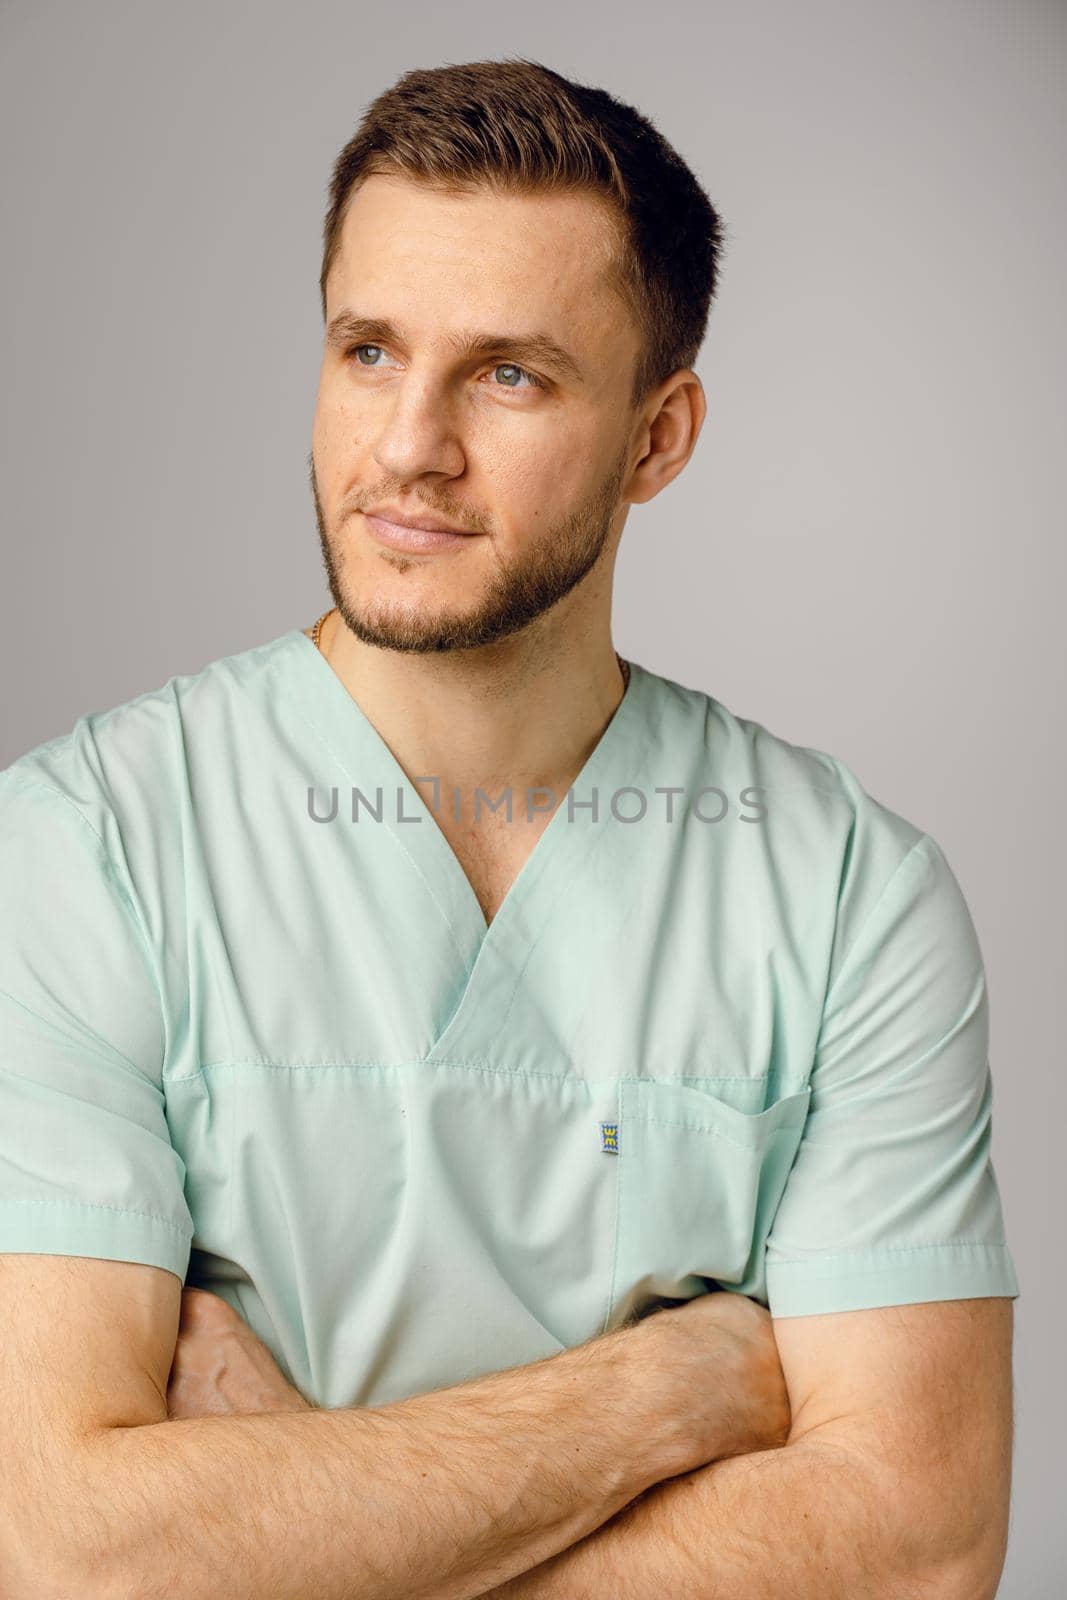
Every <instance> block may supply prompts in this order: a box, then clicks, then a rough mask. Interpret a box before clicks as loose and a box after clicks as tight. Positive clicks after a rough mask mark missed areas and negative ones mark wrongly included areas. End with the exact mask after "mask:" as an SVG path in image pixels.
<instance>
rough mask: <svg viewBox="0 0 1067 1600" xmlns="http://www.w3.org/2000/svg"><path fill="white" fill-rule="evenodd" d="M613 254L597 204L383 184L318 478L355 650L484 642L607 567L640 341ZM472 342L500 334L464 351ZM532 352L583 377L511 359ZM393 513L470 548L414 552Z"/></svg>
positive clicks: (321, 519) (353, 263)
mask: <svg viewBox="0 0 1067 1600" xmlns="http://www.w3.org/2000/svg"><path fill="white" fill-rule="evenodd" d="M612 249H613V245H612V237H611V233H610V229H609V226H608V224H607V222H606V220H605V217H604V214H603V212H602V210H601V207H600V204H599V202H598V201H597V200H596V199H595V198H592V197H590V196H588V195H581V196H576V195H538V196H522V197H520V196H517V195H492V194H489V193H486V192H479V193H476V194H471V195H444V194H440V193H435V192H434V191H433V190H430V189H427V188H426V187H424V186H422V185H419V184H415V183H411V182H409V181H407V180H402V179H398V178H393V177H385V176H382V175H377V176H375V177H372V178H369V179H368V180H367V181H366V182H365V183H364V185H363V186H362V187H361V188H360V189H359V191H358V192H357V193H356V195H355V196H354V198H353V200H352V202H351V204H350V207H349V211H348V214H347V216H346V218H345V222H344V227H343V232H342V238H341V247H340V250H339V252H338V255H337V257H336V259H335V262H334V265H333V267H332V270H331V273H330V277H329V280H328V283H327V337H326V343H325V348H324V353H323V361H322V370H321V373H320V376H319V391H318V402H317V406H316V411H315V421H314V430H313V439H312V464H311V483H312V493H313V495H314V499H315V510H316V516H317V518H318V526H319V536H320V539H321V542H322V549H323V556H324V560H325V563H326V570H327V576H328V579H329V584H330V591H331V594H332V596H333V600H334V604H335V605H336V606H337V608H338V610H339V611H340V613H341V615H342V617H343V619H344V621H345V623H346V624H347V626H348V627H349V628H350V629H351V630H352V632H353V633H354V634H355V635H356V636H357V637H358V638H361V639H363V640H365V641H366V642H367V643H370V644H374V645H378V646H382V647H384V648H387V649H394V650H416V651H428V650H450V649H457V648H471V647H477V646H480V645H486V644H490V643H491V642H492V641H493V640H495V639H499V638H503V637H505V636H506V635H508V634H511V633H514V632H515V631H516V630H517V629H519V628H522V627H524V626H526V625H527V624H528V623H530V622H532V621H533V620H534V619H535V618H536V617H538V616H541V615H542V614H543V613H545V612H546V611H548V610H549V608H550V607H552V606H554V605H555V604H556V603H557V602H558V601H559V600H561V599H562V598H563V596H564V595H566V594H568V593H569V592H570V591H571V590H573V589H574V588H575V586H576V585H577V584H578V583H580V581H581V580H582V579H583V578H584V577H585V576H586V574H587V573H589V572H590V570H591V569H592V568H593V567H594V565H595V564H596V563H597V562H598V560H599V559H600V558H601V557H603V558H604V560H605V561H607V562H610V560H611V559H612V558H613V556H614V551H615V548H616V546H617V542H618V536H619V534H620V533H621V531H622V526H623V523H624V522H625V519H626V513H627V510H628V503H626V502H623V503H620V494H621V493H622V491H623V488H624V486H625V484H626V482H627V479H628V477H629V471H630V468H631V466H632V464H633V463H632V460H631V452H632V447H633V444H634V440H635V437H636V434H635V431H634V426H635V415H634V413H633V411H632V410H631V408H630V403H629V401H630V384H631V379H632V375H633V372H634V367H635V363H636V360H637V355H638V351H639V337H638V333H637V330H636V328H635V326H634V324H633V322H632V319H631V318H630V316H629V315H628V314H627V312H626V311H625V309H624V307H623V303H622V301H621V300H620V298H619V296H618V294H617V293H616V291H614V290H613V289H612V288H611V286H610V282H609V266H610V262H611V260H612V254H611V252H612ZM345 318H347V319H349V325H348V326H347V327H346V326H345V325H344V322H343V320H342V319H345ZM356 319H358V322H357V320H356ZM335 324H338V331H337V333H336V335H333V334H331V329H332V328H333V327H334V325H335ZM371 324H374V326H371ZM383 324H388V325H389V327H388V328H385V327H384V326H383ZM472 334H475V335H480V334H492V335H494V336H499V337H498V340H497V342H495V343H494V344H493V345H492V346H489V347H486V348H484V349H481V350H470V349H468V348H465V341H466V339H467V337H468V336H469V335H472ZM533 337H543V338H547V339H549V340H551V341H553V342H554V343H555V344H556V345H557V346H559V347H560V348H561V349H562V351H563V352H565V356H566V357H569V360H570V363H572V364H573V370H568V368H567V365H566V363H564V364H563V365H558V364H557V362H556V360H555V359H554V358H552V357H551V356H550V354H549V352H547V351H545V350H542V349H537V348H531V349H526V350H524V349H520V348H519V347H518V345H517V344H516V343H515V341H518V340H523V339H527V340H528V339H531V338H533ZM377 508H381V509H382V510H383V512H384V514H385V515H386V516H387V515H388V512H389V511H394V512H399V513H401V514H405V515H407V516H411V517H420V518H429V519H433V518H435V517H436V518H439V519H440V520H441V521H443V522H447V523H449V524H451V525H452V526H453V527H457V526H458V527H459V528H461V529H463V530H464V531H465V533H466V537H463V538H461V539H458V540H455V541H453V542H451V543H449V544H448V545H447V546H446V547H439V548H433V549H428V550H421V551H415V550H407V549H405V550H398V549H396V548H394V547H392V546H391V545H390V544H388V543H384V542H382V541H381V540H380V539H379V538H378V537H376V536H375V531H374V530H375V525H374V524H373V523H371V522H370V521H369V520H368V518H367V517H366V516H365V515H364V513H366V512H371V511H373V510H375V509H377Z"/></svg>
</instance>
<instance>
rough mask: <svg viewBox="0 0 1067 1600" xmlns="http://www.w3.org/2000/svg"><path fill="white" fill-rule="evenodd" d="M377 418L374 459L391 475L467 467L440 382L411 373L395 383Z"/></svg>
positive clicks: (403, 477)
mask: <svg viewBox="0 0 1067 1600" xmlns="http://www.w3.org/2000/svg"><path fill="white" fill-rule="evenodd" d="M378 420H379V429H378V434H377V438H376V439H375V443H374V459H375V461H376V462H377V464H378V466H380V467H381V469H382V472H383V473H384V474H386V475H387V476H388V478H389V479H390V480H391V481H399V482H406V481H408V480H410V479H413V478H420V477H423V476H424V475H425V474H427V473H440V474H442V475H443V476H445V477H458V476H459V475H460V474H461V473H462V471H463V469H464V466H465V463H466V456H465V453H464V450H463V446H462V443H461V441H460V438H459V435H458V433H457V431H456V426H455V418H454V416H453V412H452V407H451V405H450V403H449V401H448V398H447V396H446V395H445V394H444V392H443V389H442V387H441V386H440V385H438V384H435V383H433V382H432V381H431V380H427V379H425V378H414V377H413V376H412V375H411V374H408V376H407V377H406V378H405V379H403V380H402V381H400V382H398V383H396V384H395V385H394V387H393V388H392V391H391V393H390V395H389V397H388V399H387V400H386V401H385V403H384V405H383V408H382V414H381V416H380V418H379V419H378Z"/></svg>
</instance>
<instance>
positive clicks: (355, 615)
mask: <svg viewBox="0 0 1067 1600" xmlns="http://www.w3.org/2000/svg"><path fill="white" fill-rule="evenodd" d="M628 462H629V447H628V445H627V446H625V447H624V448H623V449H622V451H621V452H620V453H619V455H618V456H617V457H616V460H615V462H614V464H613V465H612V467H611V469H610V471H609V472H608V473H607V474H606V475H605V477H604V478H603V479H602V481H601V482H600V484H599V485H597V487H596V488H595V489H594V490H593V491H592V492H591V493H590V494H589V495H588V496H587V498H586V499H585V500H584V501H583V503H582V504H581V505H580V506H578V507H577V508H576V509H575V510H574V511H572V512H570V513H569V514H568V515H567V516H566V517H563V518H562V519H561V520H560V521H559V522H557V523H556V525H555V526H554V527H552V528H550V529H549V530H548V531H547V533H544V534H542V535H540V536H539V537H538V539H537V541H536V543H534V544H533V545H532V546H531V548H530V549H529V550H528V551H527V552H525V553H524V554H523V556H522V557H521V559H519V560H516V561H513V562H511V563H508V562H504V561H502V560H499V559H498V561H497V567H496V571H495V572H494V574H493V576H492V577H490V578H488V579H486V581H485V583H484V585H483V587H482V589H481V592H480V594H479V595H478V597H477V600H476V601H475V603H474V604H473V606H471V607H470V608H469V609H466V610H463V611H451V612H447V611H446V612H444V613H441V612H437V613H433V614H430V613H427V614H425V615H419V614H417V613H415V614H413V613H412V611H411V610H410V609H407V610H398V609H397V608H396V607H395V606H391V605H389V604H388V603H382V604H378V605H372V604H366V605H364V604H361V603H360V596H359V595H358V593H357V594H349V593H347V592H346V590H345V589H344V588H343V587H342V584H341V576H340V570H339V561H338V559H337V553H336V551H335V547H334V542H333V540H332V538H331V536H330V532H329V530H328V529H327V526H326V518H325V515H324V513H323V508H322V500H321V498H320V496H319V489H318V481H317V479H316V476H315V463H314V460H313V459H312V458H311V457H309V465H310V471H311V493H312V497H313V499H314V502H315V519H316V521H317V523H318V529H319V544H320V546H321V549H322V560H323V565H324V566H325V568H326V579H327V582H328V584H329V589H330V594H331V596H332V598H333V603H334V605H335V606H336V608H337V610H338V611H339V612H340V614H341V619H342V621H343V622H344V624H345V626H346V627H347V628H349V629H350V630H351V631H352V633H354V634H355V636H356V638H357V639H361V640H362V641H363V643H364V644H371V645H376V646H378V647H379V648H380V649H383V650H406V651H418V652H428V651H432V650H470V649H477V648H478V647H479V646H481V645H488V644H492V643H493V642H494V641H495V640H497V639H503V638H506V637H507V635H508V634H512V633H517V632H518V631H519V629H520V628H525V627H526V626H527V625H528V624H529V623H531V622H533V621H534V619H535V618H536V617H540V616H542V615H543V614H544V613H545V612H546V611H548V610H549V609H550V608H551V607H552V606H554V605H556V604H557V603H558V602H559V601H560V600H562V599H563V597H564V595H566V594H569V593H570V591H571V590H572V589H573V588H575V587H576V585H577V584H579V583H581V581H582V579H583V578H584V577H585V576H586V574H587V573H589V572H590V571H591V570H592V568H593V567H594V566H595V565H596V563H597V561H599V559H600V556H601V554H602V552H603V550H604V548H605V546H606V545H607V543H608V540H609V539H610V537H611V531H612V521H613V519H614V516H615V513H616V511H617V510H618V506H619V493H620V490H621V488H622V485H623V483H624V481H625V478H626V472H627V466H628ZM420 503H421V502H420ZM430 510H431V513H432V508H430ZM447 514H448V513H447V512H442V515H447ZM478 537H482V538H485V537H487V536H486V535H484V534H482V535H480V536H478ZM414 564H415V563H410V562H407V561H405V559H404V557H403V556H396V557H395V558H394V561H393V565H394V566H396V567H398V568H399V570H400V571H401V572H403V571H404V570H406V568H407V567H408V566H409V565H414Z"/></svg>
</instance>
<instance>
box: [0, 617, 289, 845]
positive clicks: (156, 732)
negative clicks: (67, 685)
mask: <svg viewBox="0 0 1067 1600" xmlns="http://www.w3.org/2000/svg"><path fill="white" fill-rule="evenodd" d="M302 631H303V630H300V629H295V628H294V629H291V630H289V632H287V633H285V634H282V635H280V636H279V637H277V638H275V639H271V640H268V641H267V642H266V643H263V644H259V645H255V646H253V647H251V648H250V649H246V650H241V651H237V652H234V653H232V654H230V655H226V656H221V657H219V658H217V659H216V660H214V661H210V662H208V663H207V664H206V665H204V666H202V667H200V668H198V669H197V670H195V671H191V672H185V673H175V674H173V675H172V676H171V677H169V678H168V679H167V680H166V681H165V682H164V683H162V684H160V685H159V686H157V687H155V688H152V689H146V690H144V691H143V692H142V693H140V694H137V695H135V696H133V697H132V698H131V699H129V700H125V701H122V702H121V703H119V704H118V705H114V706H109V707H106V708H104V709H98V710H92V711H87V712H85V713H83V714H82V715H81V716H80V717H78V719H77V721H76V722H75V723H74V725H73V726H72V727H71V728H70V729H69V731H68V732H66V733H63V734H59V735H57V736H56V737H55V738H52V739H48V740H45V741H44V742H42V743H41V744H38V745H35V746H34V747H33V748H32V749H30V750H27V751H26V752H25V753H24V754H23V755H20V756H18V757H17V758H16V759H15V760H14V761H12V762H11V763H10V765H8V766H7V767H5V768H3V769H2V770H0V814H2V815H3V818H4V823H5V825H8V826H10V825H15V824H18V825H21V826H23V827H28V826H30V825H31V824H32V821H33V820H34V819H36V818H43V817H47V816H53V817H54V816H56V815H57V814H58V811H57V808H62V807H63V806H66V807H67V808H68V809H69V810H70V812H71V813H77V814H78V815H80V817H81V818H82V821H83V822H84V823H85V824H87V825H88V827H89V828H90V829H91V830H92V831H93V832H95V833H96V834H97V836H98V837H99V838H100V840H101V841H102V842H103V843H104V845H105V848H106V847H107V845H108V835H109V833H111V832H112V831H113V828H114V823H115V819H116V818H122V817H127V818H135V817H137V816H138V815H140V816H148V815H150V814H151V813H152V810H153V808H155V807H159V808H160V813H161V814H162V813H165V811H166V808H167V805H168V804H169V803H173V801H174V797H175V793H176V791H177V790H179V789H180V788H181V785H182V784H183V783H184V782H187V781H188V773H189V767H190V761H191V760H193V759H195V756H196V753H197V752H198V751H199V752H203V754H204V758H205V760H207V759H208V758H209V752H210V749H211V748H212V746H213V745H216V746H217V744H218V743H219V742H220V741H222V740H225V739H226V738H227V729H230V730H231V733H230V737H232V729H233V726H234V723H235V720H237V721H240V720H243V719H247V718H248V717H249V716H254V715H255V710H256V705H257V702H262V703H267V702H269V698H270V693H271V690H270V672H271V669H272V667H273V664H274V663H275V661H276V660H277V659H278V658H279V656H280V655H281V654H282V653H284V651H285V650H286V649H291V648H292V641H293V640H294V639H295V638H298V637H299V635H300V633H301V632H302Z"/></svg>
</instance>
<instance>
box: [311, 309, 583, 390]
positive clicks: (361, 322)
mask: <svg viewBox="0 0 1067 1600" xmlns="http://www.w3.org/2000/svg"><path fill="white" fill-rule="evenodd" d="M356 343H359V344H401V345H402V344H403V343H404V340H403V338H402V337H401V334H400V330H399V329H398V328H397V327H395V326H394V324H393V323H391V322H389V321H388V320H386V319H385V318H383V317H360V316H357V315H356V313H355V312H354V311H349V310H344V311H339V312H338V313H337V315H336V316H335V317H333V318H331V320H330V323H329V325H328V327H327V329H326V346H327V348H328V349H331V350H336V349H340V348H341V347H342V346H344V345H349V344H356ZM445 343H446V344H447V345H448V347H449V349H451V350H452V351H453V353H454V354H455V355H458V356H463V357H466V358H468V359H470V358H473V357H476V356H488V355H507V356H509V357H514V359H515V361H516V362H517V363H518V364H519V365H520V366H531V367H548V368H550V369H551V370H552V371H554V372H555V373H557V374H558V376H560V377H561V378H569V379H570V380H571V382H572V383H584V382H585V375H584V373H583V372H582V369H581V367H580V366H579V365H578V363H577V361H575V359H574V357H573V356H572V355H571V354H570V353H569V352H568V351H566V350H564V348H563V346H562V345H560V344H557V342H556V340H555V339H553V338H551V337H550V336H549V335H548V334H547V333H530V334H514V333H475V332H471V331H470V330H468V329H463V330H462V331H460V332H459V333H452V334H448V335H447V337H446V340H445Z"/></svg>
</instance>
